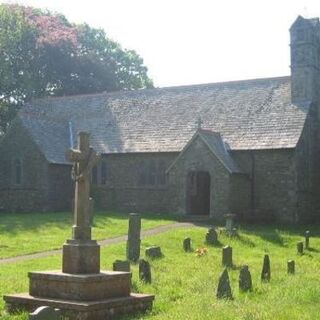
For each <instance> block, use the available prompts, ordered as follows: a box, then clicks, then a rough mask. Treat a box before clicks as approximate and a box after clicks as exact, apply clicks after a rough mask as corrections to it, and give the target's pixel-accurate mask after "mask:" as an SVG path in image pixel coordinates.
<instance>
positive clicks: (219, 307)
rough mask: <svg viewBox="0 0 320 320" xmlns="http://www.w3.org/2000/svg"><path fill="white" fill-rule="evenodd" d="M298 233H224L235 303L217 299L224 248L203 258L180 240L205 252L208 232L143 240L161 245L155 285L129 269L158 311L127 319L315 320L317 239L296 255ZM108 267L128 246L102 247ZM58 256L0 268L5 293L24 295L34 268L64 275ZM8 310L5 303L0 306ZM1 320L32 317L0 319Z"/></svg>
mask: <svg viewBox="0 0 320 320" xmlns="http://www.w3.org/2000/svg"><path fill="white" fill-rule="evenodd" d="M301 231H302V229H300V230H297V229H294V228H290V229H275V228H272V227H252V226H251V227H250V228H245V227H242V228H241V229H240V232H239V235H240V236H239V238H234V239H230V238H228V237H226V236H224V235H219V240H220V242H221V245H226V244H229V245H231V246H232V247H233V260H234V263H235V265H236V267H235V268H234V269H232V270H229V276H230V280H231V286H232V289H233V296H234V300H232V301H225V300H217V299H216V297H215V293H216V287H217V280H218V277H219V275H220V273H221V271H222V270H223V268H222V267H221V247H212V246H207V248H208V252H207V254H206V255H204V256H202V257H197V256H195V254H194V253H185V252H183V250H182V240H183V239H184V238H185V237H187V236H189V237H191V239H192V245H193V248H194V249H196V248H198V247H202V246H204V244H203V239H204V236H205V233H206V229H204V228H198V227H197V228H190V229H176V230H171V231H168V232H166V233H163V234H159V235H156V236H152V237H148V238H146V239H144V240H142V251H141V252H142V253H143V252H144V249H145V247H147V246H150V245H154V244H157V245H160V246H161V248H162V251H163V254H164V257H163V258H161V259H158V260H153V261H150V262H151V268H152V278H153V282H152V284H149V285H147V284H144V283H141V282H140V281H139V280H138V268H137V265H133V266H132V272H133V278H132V279H133V288H134V291H138V292H145V293H154V294H155V295H156V300H155V302H154V308H153V311H152V312H151V313H149V314H146V315H141V316H140V317H131V318H130V317H128V318H122V319H143V320H160V319H163V320H164V319H166V320H168V319H172V320H173V319H175V320H177V319H179V320H185V319H190V320H200V319H201V320H206V319H208V320H209V319H210V320H212V319H215V320H240V319H241V320H256V319H259V320H266V319H272V320H284V319H286V320H289V319H290V320H307V319H318V318H319V316H318V314H319V307H320V274H319V270H320V251H319V249H320V236H319V234H317V235H315V233H314V232H313V235H314V236H313V237H312V238H311V239H310V247H311V249H310V250H309V251H306V252H305V254H304V255H303V256H297V254H296V243H297V241H299V240H301V239H302V238H301ZM265 253H268V254H269V255H270V261H271V282H270V283H261V281H260V273H261V267H262V260H263V256H264V254H265ZM101 254H102V257H101V261H102V268H103V269H110V268H111V266H112V262H113V261H114V260H115V259H123V258H124V255H125V243H121V244H117V245H110V246H107V247H104V248H102V250H101ZM288 259H294V260H295V261H296V275H294V276H292V275H291V276H289V275H287V273H286V268H287V260H288ZM60 263H61V257H60V256H59V255H58V256H53V257H47V258H41V259H36V260H30V261H24V262H20V263H19V264H7V265H0V284H1V285H0V294H1V295H3V294H5V293H13V292H26V291H27V290H28V282H27V280H28V279H27V272H28V271H30V270H50V269H60ZM243 264H248V265H249V270H250V271H251V275H252V280H253V287H254V290H253V292H251V293H240V292H239V290H238V275H239V266H241V265H243ZM0 310H3V302H0ZM1 319H3V320H9V319H10V320H11V319H14V320H18V319H19V320H20V319H21V320H22V319H27V316H26V315H18V316H16V317H12V316H10V317H9V316H8V317H7V316H5V315H2V317H1Z"/></svg>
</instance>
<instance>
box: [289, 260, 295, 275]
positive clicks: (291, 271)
mask: <svg viewBox="0 0 320 320" xmlns="http://www.w3.org/2000/svg"><path fill="white" fill-rule="evenodd" d="M287 264H288V274H294V273H295V262H294V260H288V263H287Z"/></svg>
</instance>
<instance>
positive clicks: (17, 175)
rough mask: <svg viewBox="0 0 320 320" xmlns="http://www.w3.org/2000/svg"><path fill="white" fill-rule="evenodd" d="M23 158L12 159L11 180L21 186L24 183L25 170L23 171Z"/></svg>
mask: <svg viewBox="0 0 320 320" xmlns="http://www.w3.org/2000/svg"><path fill="white" fill-rule="evenodd" d="M23 171H24V170H23V159H22V158H13V159H12V161H11V178H12V180H11V182H12V185H14V186H17V187H20V186H22V185H23V180H24V178H23V177H24V172H23Z"/></svg>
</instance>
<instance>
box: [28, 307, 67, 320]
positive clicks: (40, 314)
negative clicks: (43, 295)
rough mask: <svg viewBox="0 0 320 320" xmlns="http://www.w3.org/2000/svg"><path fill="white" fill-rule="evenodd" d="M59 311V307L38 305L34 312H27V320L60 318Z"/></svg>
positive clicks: (54, 319) (53, 319)
mask: <svg viewBox="0 0 320 320" xmlns="http://www.w3.org/2000/svg"><path fill="white" fill-rule="evenodd" d="M60 319H61V312H60V310H59V309H54V308H52V307H47V306H43V307H39V308H38V309H36V310H35V311H34V312H32V313H30V314H29V320H60Z"/></svg>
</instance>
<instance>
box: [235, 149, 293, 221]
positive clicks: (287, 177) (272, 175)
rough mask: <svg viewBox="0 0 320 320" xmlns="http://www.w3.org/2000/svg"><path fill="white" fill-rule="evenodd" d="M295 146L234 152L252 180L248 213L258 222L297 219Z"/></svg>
mask: <svg viewBox="0 0 320 320" xmlns="http://www.w3.org/2000/svg"><path fill="white" fill-rule="evenodd" d="M294 155H295V153H294V149H279V150H260V151H259V150H254V151H237V152H235V151H234V152H233V156H234V158H235V159H236V160H237V162H238V163H239V164H240V166H241V167H242V169H243V170H244V171H245V172H246V173H247V174H248V175H249V177H250V180H251V190H252V192H251V199H250V213H251V215H252V216H253V217H252V218H254V219H255V220H256V221H257V222H259V221H271V220H274V219H275V220H277V221H284V222H286V221H288V222H294V221H296V219H297V175H296V165H295V159H294Z"/></svg>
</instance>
